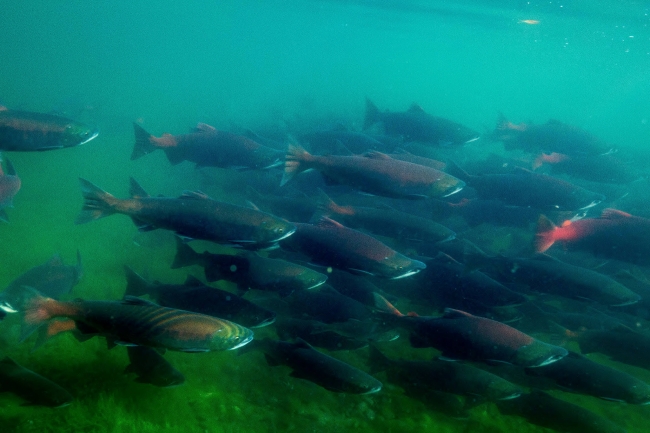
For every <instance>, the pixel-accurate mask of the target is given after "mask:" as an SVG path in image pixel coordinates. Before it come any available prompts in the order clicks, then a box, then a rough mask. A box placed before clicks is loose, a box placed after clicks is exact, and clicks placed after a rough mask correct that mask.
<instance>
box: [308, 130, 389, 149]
mask: <svg viewBox="0 0 650 433" xmlns="http://www.w3.org/2000/svg"><path fill="white" fill-rule="evenodd" d="M299 141H300V142H301V143H306V144H308V146H309V149H310V150H311V151H312V152H314V153H318V154H326V155H337V154H343V155H347V154H349V153H350V152H352V153H353V154H360V153H364V152H367V151H370V150H375V151H378V152H386V151H391V150H392V149H391V148H390V147H388V146H386V145H385V144H384V143H382V142H381V141H378V140H376V139H374V138H373V137H371V136H369V135H367V134H364V133H363V132H353V131H347V130H343V129H334V130H329V131H314V132H310V133H307V134H304V135H301V136H300V137H299Z"/></svg>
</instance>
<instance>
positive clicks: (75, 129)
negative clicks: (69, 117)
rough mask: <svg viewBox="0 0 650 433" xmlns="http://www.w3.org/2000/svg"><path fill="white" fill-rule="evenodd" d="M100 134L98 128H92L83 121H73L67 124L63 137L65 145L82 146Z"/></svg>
mask: <svg viewBox="0 0 650 433" xmlns="http://www.w3.org/2000/svg"><path fill="white" fill-rule="evenodd" d="M98 135H99V130H98V129H97V128H91V127H90V126H88V125H84V124H83V123H77V122H71V123H69V124H67V125H66V127H65V131H64V132H63V135H62V137H61V144H62V145H63V147H73V146H80V145H82V144H85V143H88V142H89V141H90V140H92V139H94V138H95V137H97V136H98Z"/></svg>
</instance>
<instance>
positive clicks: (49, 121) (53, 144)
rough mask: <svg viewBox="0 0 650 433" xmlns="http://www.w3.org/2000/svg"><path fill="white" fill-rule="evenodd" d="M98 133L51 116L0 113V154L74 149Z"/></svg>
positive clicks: (28, 113)
mask: <svg viewBox="0 0 650 433" xmlns="http://www.w3.org/2000/svg"><path fill="white" fill-rule="evenodd" d="M98 134H99V131H98V130H97V129H93V128H91V127H89V126H87V125H84V124H83V123H79V122H75V121H74V120H70V119H66V118H65V117H60V116H55V115H52V114H43V113H33V112H30V111H18V110H0V150H5V151H10V152H33V151H43V150H53V149H62V148H64V147H74V146H79V145H82V144H85V143H88V142H89V141H90V140H92V139H94V138H95V137H97V135H98Z"/></svg>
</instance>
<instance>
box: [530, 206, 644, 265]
mask: <svg viewBox="0 0 650 433" xmlns="http://www.w3.org/2000/svg"><path fill="white" fill-rule="evenodd" d="M556 242H562V243H563V244H564V245H565V246H566V247H567V248H569V249H581V250H587V251H590V252H592V253H593V254H595V255H598V256H603V257H608V258H613V259H618V260H624V261H628V262H632V263H637V264H648V263H650V219H647V218H642V217H638V216H634V215H630V214H628V213H625V212H622V211H619V210H616V209H605V210H604V211H603V213H602V214H601V216H600V218H584V219H581V220H577V221H566V222H565V223H564V224H562V225H561V226H555V225H554V224H553V223H552V222H551V221H549V220H548V218H546V217H544V216H543V215H542V216H540V218H539V221H538V225H537V234H536V237H535V250H536V251H537V252H544V251H546V250H548V249H549V248H550V247H551V246H552V245H553V244H554V243H556Z"/></svg>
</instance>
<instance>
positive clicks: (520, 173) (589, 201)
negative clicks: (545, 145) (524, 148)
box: [450, 164, 605, 211]
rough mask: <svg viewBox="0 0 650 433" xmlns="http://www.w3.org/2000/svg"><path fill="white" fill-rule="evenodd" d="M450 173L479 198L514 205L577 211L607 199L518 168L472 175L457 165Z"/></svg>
mask: <svg viewBox="0 0 650 433" xmlns="http://www.w3.org/2000/svg"><path fill="white" fill-rule="evenodd" d="M450 166H451V167H453V169H452V170H451V172H452V173H453V174H454V175H455V176H458V177H459V178H460V179H462V180H463V181H465V182H467V184H468V185H469V186H471V187H472V188H474V189H475V190H476V193H477V195H478V197H479V198H481V199H484V200H498V201H501V202H503V203H505V204H508V205H512V206H523V207H527V206H530V207H533V208H536V209H551V210H554V211H556V210H567V211H577V210H580V209H587V208H590V207H593V206H595V205H597V204H598V203H600V202H601V201H603V200H604V199H605V196H603V195H602V194H597V193H595V192H592V191H589V190H587V189H585V188H582V187H580V186H578V185H574V184H572V183H569V182H567V181H564V180H561V179H557V178H555V177H552V176H548V175H545V174H538V173H533V172H531V171H529V170H525V169H523V168H517V169H516V170H514V171H513V172H512V173H507V174H485V175H482V176H473V175H470V174H468V173H467V172H465V171H464V170H462V169H461V168H460V167H458V166H457V165H455V164H450Z"/></svg>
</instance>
